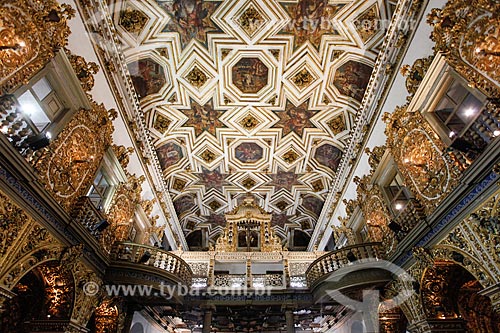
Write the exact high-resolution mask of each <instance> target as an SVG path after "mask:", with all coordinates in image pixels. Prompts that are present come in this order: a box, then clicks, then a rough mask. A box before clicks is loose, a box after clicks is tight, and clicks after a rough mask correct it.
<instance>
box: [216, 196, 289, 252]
mask: <svg viewBox="0 0 500 333" xmlns="http://www.w3.org/2000/svg"><path fill="white" fill-rule="evenodd" d="M225 216H226V221H227V223H226V226H225V227H224V232H223V234H222V235H221V236H219V238H218V239H217V243H216V246H215V250H216V251H218V252H236V251H238V248H239V250H240V251H243V250H246V251H252V250H254V249H255V248H256V247H258V248H259V250H258V251H260V252H275V251H281V250H282V249H283V247H282V245H281V240H280V239H279V237H278V236H276V235H275V233H274V229H272V228H271V218H272V214H269V213H266V212H265V211H264V210H263V209H262V208H261V207H259V206H258V205H257V204H256V203H255V202H254V199H253V198H251V197H250V198H246V199H245V200H244V202H243V203H242V204H241V205H239V206H237V207H235V208H234V209H233V210H232V211H231V212H229V213H227V214H226V215H225ZM256 237H257V238H256ZM241 241H243V242H244V243H245V244H246V245H243V244H241V243H240V242H241Z"/></svg>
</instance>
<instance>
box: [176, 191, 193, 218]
mask: <svg viewBox="0 0 500 333" xmlns="http://www.w3.org/2000/svg"><path fill="white" fill-rule="evenodd" d="M195 205H196V203H195V201H194V198H193V197H191V196H190V195H184V196H182V197H180V198H178V199H176V200H174V209H175V212H176V213H177V216H179V217H182V216H183V215H186V214H187V213H189V212H191V211H192V210H193V208H194V206H195Z"/></svg>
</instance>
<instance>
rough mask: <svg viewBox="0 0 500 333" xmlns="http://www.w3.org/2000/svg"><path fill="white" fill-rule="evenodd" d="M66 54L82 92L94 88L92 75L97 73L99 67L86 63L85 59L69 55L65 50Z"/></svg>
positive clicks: (92, 63)
mask: <svg viewBox="0 0 500 333" xmlns="http://www.w3.org/2000/svg"><path fill="white" fill-rule="evenodd" d="M66 54H67V55H68V59H69V62H70V63H71V67H73V70H74V71H75V74H76V76H77V77H78V79H79V80H80V84H81V85H82V88H83V90H84V91H86V92H90V91H91V90H92V88H93V87H94V75H95V74H97V72H98V71H99V66H97V64H96V63H95V62H87V61H86V60H85V58H83V57H81V56H78V55H74V54H71V52H70V51H69V50H67V49H66Z"/></svg>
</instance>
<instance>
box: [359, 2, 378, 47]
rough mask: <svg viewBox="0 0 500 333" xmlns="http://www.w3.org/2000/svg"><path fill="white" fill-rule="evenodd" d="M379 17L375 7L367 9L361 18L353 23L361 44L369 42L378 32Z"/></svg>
mask: <svg viewBox="0 0 500 333" xmlns="http://www.w3.org/2000/svg"><path fill="white" fill-rule="evenodd" d="M379 22H380V15H379V13H378V9H377V5H373V6H371V7H370V8H368V9H367V10H366V11H365V12H364V13H363V14H361V16H359V17H358V18H357V19H356V20H355V21H354V26H355V27H356V31H357V32H358V34H359V37H361V40H362V41H363V43H366V42H367V41H368V40H370V39H371V38H372V37H373V36H374V35H375V34H376V33H377V31H378V30H379Z"/></svg>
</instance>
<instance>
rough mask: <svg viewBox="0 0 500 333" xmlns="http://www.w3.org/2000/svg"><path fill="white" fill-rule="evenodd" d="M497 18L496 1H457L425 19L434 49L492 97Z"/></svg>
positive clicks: (497, 78) (496, 89)
mask: <svg viewBox="0 0 500 333" xmlns="http://www.w3.org/2000/svg"><path fill="white" fill-rule="evenodd" d="M499 17H500V4H498V2H496V1H487V0H476V1H473V2H469V1H465V0H459V1H448V3H447V4H446V6H445V7H444V8H443V9H434V10H433V11H432V12H431V14H429V16H428V18H427V21H428V22H429V23H431V24H432V25H433V26H434V31H433V32H432V35H431V38H432V39H433V40H434V41H435V42H436V46H435V48H434V50H435V51H442V52H444V53H445V54H446V58H447V59H448V60H449V61H450V63H451V64H452V66H453V67H454V68H455V70H457V71H458V72H459V73H460V74H462V76H463V77H465V78H467V79H468V80H470V81H471V84H473V85H474V86H476V87H477V88H479V89H481V90H483V91H484V92H485V93H486V94H487V95H488V96H490V97H496V98H498V97H499V96H500V83H499V82H500V73H499V64H500V60H499V52H500V44H499V39H498V38H499V37H498V29H499V28H500V19H499Z"/></svg>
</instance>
